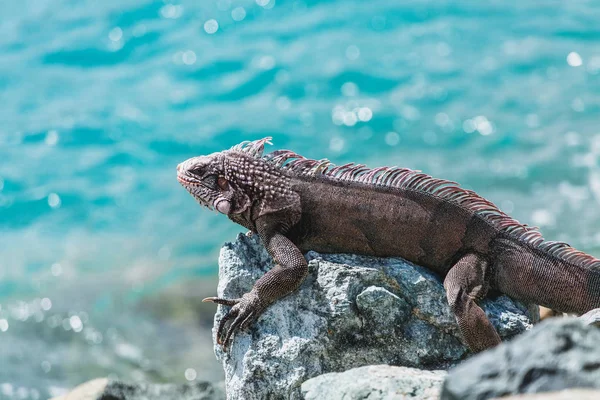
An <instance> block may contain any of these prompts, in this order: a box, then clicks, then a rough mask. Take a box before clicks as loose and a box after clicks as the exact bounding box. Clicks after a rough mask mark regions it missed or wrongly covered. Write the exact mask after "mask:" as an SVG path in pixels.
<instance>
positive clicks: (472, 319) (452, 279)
mask: <svg viewBox="0 0 600 400" xmlns="http://www.w3.org/2000/svg"><path fill="white" fill-rule="evenodd" d="M487 268H488V264H487V262H486V261H485V260H483V259H481V258H480V257H478V256H477V255H475V254H467V255H465V256H463V257H462V258H461V259H460V260H459V261H458V262H457V263H456V264H455V265H454V266H453V267H452V268H451V269H450V271H449V272H448V275H446V279H444V287H445V288H446V295H447V297H448V303H449V304H450V308H451V309H452V311H453V312H454V315H455V316H456V321H457V322H458V326H459V328H460V332H461V334H462V336H463V339H464V341H465V343H466V345H467V346H468V347H469V349H471V351H473V352H479V351H482V350H485V349H487V348H489V347H494V346H496V345H498V344H499V343H500V342H501V340H500V336H499V335H498V332H496V329H495V328H494V326H493V325H492V323H491V322H490V320H489V319H488V318H487V316H486V315H485V313H484V312H483V310H482V309H481V307H479V306H478V305H477V303H476V301H477V300H480V299H482V298H483V297H485V295H486V293H487V291H488V287H489V284H488V282H487V273H486V272H487Z"/></svg>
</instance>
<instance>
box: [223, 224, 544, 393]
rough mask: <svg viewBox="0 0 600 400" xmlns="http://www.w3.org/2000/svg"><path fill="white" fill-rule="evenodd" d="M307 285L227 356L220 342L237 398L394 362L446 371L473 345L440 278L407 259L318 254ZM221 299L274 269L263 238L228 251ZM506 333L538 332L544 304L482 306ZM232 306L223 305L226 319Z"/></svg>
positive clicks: (292, 389) (244, 240) (312, 257)
mask: <svg viewBox="0 0 600 400" xmlns="http://www.w3.org/2000/svg"><path fill="white" fill-rule="evenodd" d="M306 256H307V259H308V260H309V274H308V276H307V278H306V280H305V281H304V283H303V284H302V286H301V287H300V289H299V290H298V291H297V292H295V293H293V294H291V295H289V296H287V297H285V298H283V299H281V300H280V301H278V302H276V303H275V304H274V305H272V306H271V307H269V308H268V309H267V310H266V311H265V313H264V314H263V315H262V316H261V317H260V318H259V319H258V320H257V321H256V322H255V323H254V324H253V325H252V327H251V328H250V329H248V330H247V331H244V332H239V333H238V334H237V335H236V337H235V338H234V340H233V344H232V345H231V347H230V349H229V351H228V353H224V352H223V351H222V349H221V348H220V346H216V347H215V353H216V355H217V358H218V359H219V360H221V361H222V363H223V367H224V369H225V376H226V386H227V395H228V398H230V399H248V400H250V399H264V398H269V399H287V398H292V399H294V398H299V396H300V385H301V384H302V382H304V381H306V380H307V379H309V378H312V377H315V376H318V375H321V374H324V373H328V372H339V371H345V370H348V369H351V368H355V367H361V366H365V365H376V364H391V365H400V366H408V367H418V368H425V369H433V368H438V369H439V368H447V367H448V366H450V365H453V364H455V363H456V362H457V361H459V360H461V359H463V358H464V357H465V356H466V355H467V354H468V351H467V349H466V348H465V346H464V345H463V344H462V343H461V339H460V334H459V332H458V326H457V324H456V322H455V319H454V315H453V314H452V312H451V311H450V309H449V307H448V304H447V302H446V295H445V291H444V288H443V286H442V283H441V281H440V279H439V278H438V277H437V276H436V275H434V274H433V273H431V272H430V271H428V270H427V269H425V268H421V267H419V266H416V265H413V264H411V263H409V262H407V261H404V260H402V259H400V258H375V257H364V256H356V255H348V254H335V255H334V254H329V255H328V254H318V253H315V252H309V253H308V254H307V255H306ZM219 265H220V272H219V286H218V296H219V297H226V298H238V297H240V296H241V295H242V294H244V293H246V292H248V291H249V290H250V289H251V288H252V285H253V284H254V282H255V281H256V280H257V279H258V278H260V277H261V276H262V275H263V274H264V273H265V272H266V271H268V270H269V269H270V268H272V266H273V263H272V260H271V257H270V256H269V255H268V253H267V252H266V251H265V249H264V247H263V246H262V244H261V243H260V241H259V239H258V238H257V237H256V236H253V237H247V236H244V235H239V236H238V238H237V241H236V242H234V243H228V244H225V246H224V247H223V248H222V250H221V254H220V257H219ZM483 307H484V309H485V310H486V312H487V313H488V316H489V317H490V319H491V321H492V322H493V323H494V325H495V326H496V328H497V329H498V331H499V332H500V335H501V336H502V337H503V338H509V337H512V336H514V335H516V334H518V333H521V332H523V331H525V330H526V329H529V328H530V327H531V326H532V323H533V322H534V321H536V319H537V318H538V314H537V308H531V309H528V307H526V306H524V305H522V304H519V303H516V302H513V301H512V300H510V299H509V298H507V297H499V298H498V299H496V300H493V301H492V300H487V301H485V302H483ZM227 310H228V307H223V306H219V308H218V310H217V313H216V315H215V328H214V329H213V336H214V334H215V333H216V326H217V325H218V321H220V320H221V318H222V317H223V316H224V315H225V313H226V311H227Z"/></svg>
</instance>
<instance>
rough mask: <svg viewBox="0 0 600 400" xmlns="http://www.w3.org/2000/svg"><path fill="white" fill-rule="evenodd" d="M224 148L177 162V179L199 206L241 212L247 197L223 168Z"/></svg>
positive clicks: (247, 200) (225, 211)
mask: <svg viewBox="0 0 600 400" xmlns="http://www.w3.org/2000/svg"><path fill="white" fill-rule="evenodd" d="M225 158H226V155H225V154H224V152H220V153H213V154H210V155H207V156H199V157H193V158H190V159H189V160H186V161H184V162H182V163H181V164H179V165H178V166H177V180H178V181H179V183H181V185H182V186H183V187H184V188H185V189H186V190H187V191H188V192H190V194H191V195H192V196H194V198H195V199H196V200H197V201H198V202H199V203H200V204H201V205H203V206H205V207H208V208H210V209H216V210H217V211H219V212H220V213H222V214H226V215H229V214H237V213H240V212H243V211H244V210H245V209H246V208H247V207H248V205H249V204H250V200H249V198H248V196H247V195H246V193H245V192H244V191H243V190H242V189H241V188H240V187H238V185H236V183H235V182H234V181H233V180H232V179H231V178H230V179H227V177H228V176H230V174H228V173H227V172H226V171H225V164H226V163H225Z"/></svg>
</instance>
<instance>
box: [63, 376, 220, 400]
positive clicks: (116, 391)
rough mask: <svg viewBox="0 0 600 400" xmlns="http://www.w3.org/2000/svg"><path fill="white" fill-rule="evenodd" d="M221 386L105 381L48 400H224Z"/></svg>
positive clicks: (82, 385)
mask: <svg viewBox="0 0 600 400" xmlns="http://www.w3.org/2000/svg"><path fill="white" fill-rule="evenodd" d="M224 389H225V388H224V385H223V383H222V382H221V383H218V384H211V383H208V382H194V383H187V384H181V385H174V384H154V383H141V382H140V383H126V382H121V381H112V380H109V379H105V378H100V379H94V380H92V381H89V382H86V383H84V384H81V385H79V386H77V387H76V388H75V389H73V390H72V391H71V392H69V393H67V394H65V395H63V396H60V397H55V398H53V399H51V400H224V399H225V390H224Z"/></svg>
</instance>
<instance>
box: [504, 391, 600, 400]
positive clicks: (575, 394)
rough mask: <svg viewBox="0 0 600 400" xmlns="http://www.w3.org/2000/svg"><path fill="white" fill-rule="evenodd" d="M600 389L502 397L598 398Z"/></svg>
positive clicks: (531, 399) (536, 399) (540, 399)
mask: <svg viewBox="0 0 600 400" xmlns="http://www.w3.org/2000/svg"><path fill="white" fill-rule="evenodd" d="M598 399H600V390H589V389H567V390H561V391H560V392H548V393H535V394H517V395H515V396H507V397H502V400H598Z"/></svg>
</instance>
